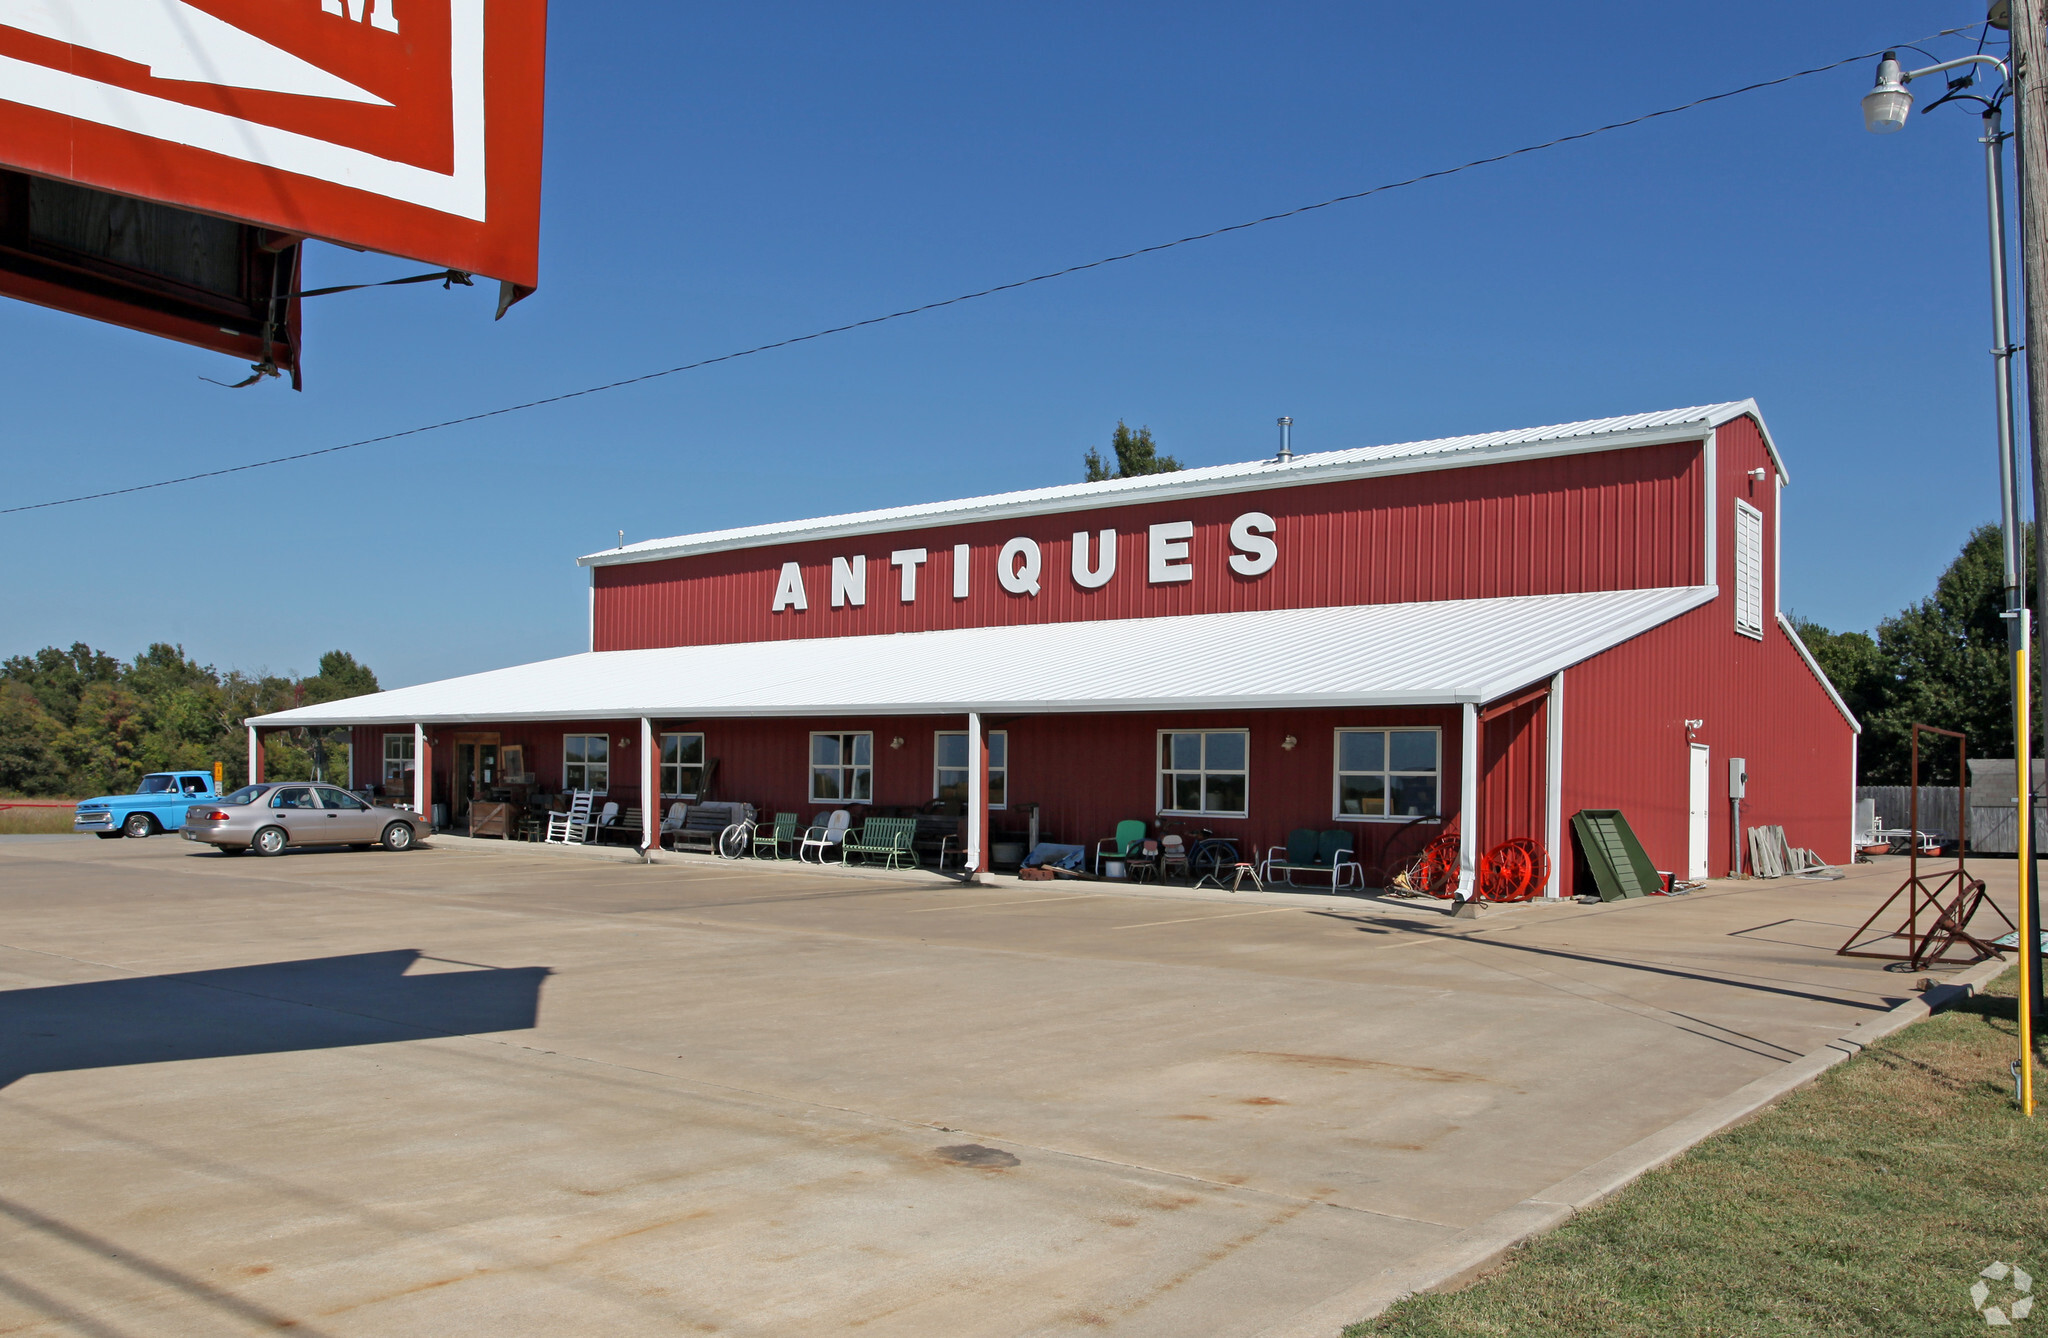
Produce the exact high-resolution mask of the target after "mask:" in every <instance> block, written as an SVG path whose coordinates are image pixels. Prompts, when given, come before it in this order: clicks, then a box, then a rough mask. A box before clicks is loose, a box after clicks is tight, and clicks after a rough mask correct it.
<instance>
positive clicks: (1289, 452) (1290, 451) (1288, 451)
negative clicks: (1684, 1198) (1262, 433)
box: [1273, 417, 1294, 465]
mask: <svg viewBox="0 0 2048 1338" xmlns="http://www.w3.org/2000/svg"><path fill="white" fill-rule="evenodd" d="M1293 427H1294V420H1293V419H1292V418H1285V417H1283V418H1282V419H1281V420H1280V454H1278V455H1276V456H1274V457H1273V458H1274V459H1275V460H1276V461H1278V462H1279V463H1280V464H1283V465H1284V464H1286V463H1287V462H1288V461H1289V460H1292V459H1293V458H1294V448H1293V447H1292V446H1291V445H1289V444H1288V443H1289V440H1290V439H1291V438H1292V436H1293V435H1294V434H1293V430H1292V429H1293Z"/></svg>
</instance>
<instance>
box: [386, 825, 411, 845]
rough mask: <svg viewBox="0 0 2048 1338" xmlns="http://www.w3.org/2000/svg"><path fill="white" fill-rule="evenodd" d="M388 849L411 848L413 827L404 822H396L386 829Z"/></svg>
mask: <svg viewBox="0 0 2048 1338" xmlns="http://www.w3.org/2000/svg"><path fill="white" fill-rule="evenodd" d="M384 848H385V849H386V850H411V849H412V828H411V827H408V826H407V825H406V824H404V823H402V822H394V823H392V824H391V825H390V826H389V827H386V828H385V829H384Z"/></svg>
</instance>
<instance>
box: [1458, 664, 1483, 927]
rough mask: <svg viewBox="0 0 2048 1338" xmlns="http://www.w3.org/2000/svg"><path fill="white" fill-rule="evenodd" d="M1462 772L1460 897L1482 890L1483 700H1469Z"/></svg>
mask: <svg viewBox="0 0 2048 1338" xmlns="http://www.w3.org/2000/svg"><path fill="white" fill-rule="evenodd" d="M1460 752H1461V754H1462V755H1461V756H1460V758H1459V775H1458V813H1459V816H1460V819H1461V821H1460V822H1459V824H1458V900H1459V901H1470V900H1471V899H1472V897H1473V894H1474V893H1476V892H1477V891H1478V890H1479V704H1478V703H1477V702H1466V703H1465V737H1464V739H1463V747H1462V748H1461V750H1460Z"/></svg>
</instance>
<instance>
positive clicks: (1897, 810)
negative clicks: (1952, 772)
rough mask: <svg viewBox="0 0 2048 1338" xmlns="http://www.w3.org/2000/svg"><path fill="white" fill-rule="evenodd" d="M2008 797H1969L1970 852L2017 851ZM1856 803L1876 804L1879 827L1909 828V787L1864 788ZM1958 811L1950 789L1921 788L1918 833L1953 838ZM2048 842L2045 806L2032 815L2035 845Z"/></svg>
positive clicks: (2016, 828)
mask: <svg viewBox="0 0 2048 1338" xmlns="http://www.w3.org/2000/svg"><path fill="white" fill-rule="evenodd" d="M2001 788H2006V789H2007V790H2008V793H2006V794H2004V795H2002V796H2000V797H2001V798H2004V799H2005V801H2006V802H2005V803H2003V804H1999V803H1996V802H1988V801H1985V800H1980V799H1979V798H1978V797H1977V794H1976V792H1975V791H1974V790H1973V791H1972V792H1971V797H1970V849H1971V850H1975V851H1982V852H1983V853H1984V854H1987V855H2012V854H2017V853H2018V851H2019V834H2020V829H2019V809H2018V808H2017V807H2016V806H2015V805H2014V804H2013V803H2012V797H2011V794H2010V792H2009V787H2001ZM1856 797H1857V798H1858V799H1874V800H1876V801H1877V821H1878V825H1879V826H1881V827H1891V828H1898V829H1903V828H1906V827H1909V826H1911V825H1912V824H1911V823H1910V822H1908V821H1907V813H1908V809H1909V806H1910V804H1911V803H1912V798H1913V787H1912V786H1910V785H1865V786H1862V787H1861V788H1859V789H1858V790H1857V791H1856ZM1959 811H1960V803H1959V796H1958V794H1957V791H1956V787H1955V786H1953V785H1923V786H1921V787H1920V830H1921V831H1923V832H1939V833H1940V834H1941V835H1943V836H1954V835H1955V834H1956V818H1957V815H1958V813H1959ZM2044 839H2048V806H2040V807H2037V808H2036V809H2035V812H2034V843H2035V849H2037V850H2038V849H2040V848H2041V846H2040V843H2041V842H2042V841H2043V840H2044Z"/></svg>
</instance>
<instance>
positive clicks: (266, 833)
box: [249, 827, 291, 855]
mask: <svg viewBox="0 0 2048 1338" xmlns="http://www.w3.org/2000/svg"><path fill="white" fill-rule="evenodd" d="M290 843H291V838H290V837H289V836H286V835H285V834H284V828H282V827H265V828H264V829H263V830H262V831H260V832H258V833H256V839H255V840H254V841H251V842H250V843H249V849H251V850H253V851H255V852H256V853H257V854H259V855H282V854H283V853H284V848H285V847H286V846H287V845H289V844H290Z"/></svg>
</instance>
